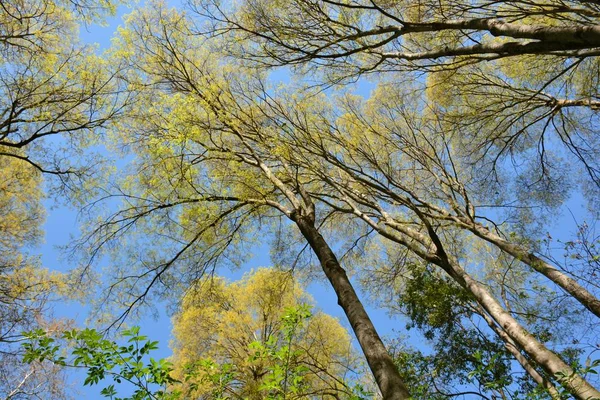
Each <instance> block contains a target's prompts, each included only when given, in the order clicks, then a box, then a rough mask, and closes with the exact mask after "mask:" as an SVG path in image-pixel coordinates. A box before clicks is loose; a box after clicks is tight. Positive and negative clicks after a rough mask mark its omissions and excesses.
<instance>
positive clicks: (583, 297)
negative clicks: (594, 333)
mask: <svg viewBox="0 0 600 400" xmlns="http://www.w3.org/2000/svg"><path fill="white" fill-rule="evenodd" d="M469 230H470V231H471V232H473V233H474V234H475V235H477V236H478V237H480V238H482V239H484V240H486V241H488V242H490V243H492V244H494V245H496V246H497V247H498V248H500V249H501V250H502V251H504V252H506V253H508V254H510V255H511V256H513V257H515V258H516V259H517V260H519V261H522V262H523V263H525V264H527V265H529V266H530V267H531V268H533V269H534V270H535V271H537V272H539V273H541V274H542V275H544V276H545V277H547V278H548V279H550V280H551V281H552V282H554V283H555V284H557V285H558V286H559V287H561V288H562V289H563V290H565V291H566V292H567V293H569V294H570V295H571V296H573V297H574V298H575V299H577V301H579V302H580V303H581V304H582V305H583V306H584V307H585V308H587V309H588V310H590V311H591V312H592V313H594V315H596V316H597V317H599V318H600V300H598V299H597V298H596V297H595V296H594V295H593V294H592V293H590V292H589V291H588V290H587V289H585V288H584V287H583V286H581V285H580V284H579V283H577V281H576V280H574V279H573V278H571V277H569V276H568V275H567V274H565V273H564V272H562V271H560V270H558V269H556V268H555V267H553V266H552V265H550V264H549V263H547V262H546V261H544V260H542V259H541V258H539V257H537V256H536V255H535V254H533V253H532V252H530V251H528V250H527V249H526V248H524V247H523V246H519V245H517V244H514V243H510V242H508V241H506V240H504V239H503V238H501V237H500V236H498V235H496V234H494V233H493V232H491V231H490V230H489V229H487V228H486V227H483V226H481V225H478V224H471V225H470V226H469Z"/></svg>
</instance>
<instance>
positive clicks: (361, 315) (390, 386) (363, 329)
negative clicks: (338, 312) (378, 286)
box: [295, 217, 410, 400]
mask: <svg viewBox="0 0 600 400" xmlns="http://www.w3.org/2000/svg"><path fill="white" fill-rule="evenodd" d="M295 222H296V225H297V226H298V228H299V229H300V232H302V235H303V236H304V237H305V238H306V240H307V241H308V243H309V244H310V247H311V248H312V250H313V251H314V252H315V254H316V255H317V257H318V258H319V261H320V263H321V267H322V268H323V271H324V272H325V275H326V276H327V279H329V282H330V283H331V285H332V286H333V289H334V290H335V293H336V295H337V297H338V304H339V305H340V306H341V307H342V308H343V309H344V312H345V313H346V316H347V317H348V320H349V321H350V325H351V326H352V329H353V331H354V333H355V335H356V338H357V339H358V343H359V344H360V347H361V348H362V350H363V353H364V354H365V358H366V359H367V363H368V364H369V367H370V368H371V371H372V372H373V375H374V376H375V380H376V381H377V385H378V386H379V389H380V390H381V394H382V395H383V398H384V399H385V400H404V399H410V395H409V393H408V390H407V388H406V386H405V385H404V382H403V381H402V378H401V377H400V374H399V373H398V369H397V368H396V366H395V365H394V362H393V361H392V358H391V357H390V355H389V353H388V352H387V350H386V348H385V346H384V345H383V342H382V341H381V338H380V337H379V335H378V334H377V331H376V330H375V327H374V326H373V323H372V322H371V319H370V318H369V315H368V314H367V312H366V311H365V309H364V307H363V305H362V303H361V301H360V299H359V298H358V296H357V294H356V292H355V291H354V288H353V287H352V283H350V280H349V279H348V275H347V274H346V271H345V270H344V269H343V268H342V267H341V266H340V263H339V261H338V260H337V258H336V256H335V254H334V253H333V251H332V250H331V248H330V247H329V245H328V244H327V242H326V241H325V239H323V236H321V234H320V233H319V231H318V230H317V229H316V228H315V226H314V224H313V222H312V221H310V220H309V219H308V218H306V217H298V218H297V219H296V220H295Z"/></svg>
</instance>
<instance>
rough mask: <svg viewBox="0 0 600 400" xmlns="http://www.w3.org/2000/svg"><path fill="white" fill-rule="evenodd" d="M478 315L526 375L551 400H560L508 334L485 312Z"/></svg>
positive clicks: (550, 385) (551, 385)
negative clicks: (500, 340) (544, 390)
mask: <svg viewBox="0 0 600 400" xmlns="http://www.w3.org/2000/svg"><path fill="white" fill-rule="evenodd" d="M479 314H480V315H481V316H482V317H483V319H485V322H487V324H488V326H489V327H490V328H491V329H492V330H493V331H494V332H495V333H496V334H497V335H498V337H500V339H502V341H503V342H504V347H505V348H506V350H508V352H509V353H510V354H512V355H513V357H514V358H515V359H516V360H517V362H518V363H519V364H520V365H521V367H523V369H524V370H525V372H527V374H529V376H531V378H532V379H533V380H534V381H535V382H536V383H537V384H538V385H540V386H541V387H543V388H544V389H546V390H547V391H548V393H550V397H552V400H560V399H561V397H560V393H558V390H556V388H555V387H554V385H553V384H552V383H551V382H549V381H548V380H547V379H544V377H543V376H541V375H540V374H539V373H538V372H537V371H536V370H535V368H534V367H533V365H531V364H530V363H529V360H528V359H527V358H526V357H525V356H523V354H521V351H520V350H519V348H518V346H517V344H516V343H515V342H514V340H512V338H511V337H510V336H508V334H507V333H506V332H504V331H503V330H502V328H500V327H499V326H498V325H496V323H495V322H494V320H493V319H492V318H491V317H490V316H489V315H488V314H487V313H486V312H485V311H483V310H481V312H480V313H479Z"/></svg>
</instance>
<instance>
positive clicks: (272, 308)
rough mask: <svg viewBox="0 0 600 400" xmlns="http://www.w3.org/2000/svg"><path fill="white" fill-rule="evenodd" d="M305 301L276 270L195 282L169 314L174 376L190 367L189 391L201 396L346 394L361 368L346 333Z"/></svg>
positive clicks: (284, 274)
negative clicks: (173, 313) (171, 315)
mask: <svg viewBox="0 0 600 400" xmlns="http://www.w3.org/2000/svg"><path fill="white" fill-rule="evenodd" d="M308 301H310V299H309V298H308V296H307V295H306V294H305V293H304V292H303V290H302V289H301V288H300V287H299V285H298V283H297V282H295V281H294V278H293V275H292V274H291V273H290V272H285V271H280V270H276V269H258V270H256V271H254V272H252V273H250V274H246V275H245V276H244V278H242V280H240V281H237V282H231V283H228V282H226V281H225V280H224V279H221V278H212V279H211V278H207V279H203V280H202V281H199V282H197V283H196V285H194V286H193V287H192V288H190V290H189V291H188V294H187V295H186V297H185V298H184V300H183V303H182V306H181V310H180V311H179V312H178V313H177V314H176V316H175V318H174V323H173V335H174V339H175V341H174V344H173V363H174V365H175V374H174V377H175V378H177V379H179V380H181V381H184V374H185V372H186V371H187V372H188V373H189V372H190V371H193V372H192V374H191V376H188V378H187V379H186V382H187V383H186V385H188V387H191V392H190V393H189V394H188V395H187V396H192V395H193V393H196V396H197V395H200V396H201V397H202V398H209V393H216V392H220V393H222V394H221V396H227V397H231V398H249V399H255V398H256V399H260V398H277V399H278V398H313V397H314V398H328V397H331V398H352V396H354V393H353V391H354V389H353V387H351V386H349V382H350V381H349V379H352V375H356V374H358V373H359V372H358V371H357V367H358V365H357V364H356V359H355V356H354V354H353V349H352V344H351V342H350V337H349V336H348V334H347V332H346V330H345V329H344V328H343V327H342V326H341V325H340V324H339V322H338V321H337V320H335V319H334V318H332V317H330V316H328V315H326V314H323V313H321V312H318V313H315V314H312V313H311V312H310V306H308V303H307V302H308ZM194 368H195V371H194ZM216 377H218V378H219V379H215V378H216ZM358 377H359V378H360V376H358Z"/></svg>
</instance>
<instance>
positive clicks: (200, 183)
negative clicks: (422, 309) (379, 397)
mask: <svg viewBox="0 0 600 400" xmlns="http://www.w3.org/2000/svg"><path fill="white" fill-rule="evenodd" d="M156 27H159V28H160V29H159V30H156ZM114 54H115V57H120V58H121V59H124V60H126V61H127V62H128V63H129V65H130V66H131V68H130V69H129V71H128V72H129V74H128V75H127V80H128V83H129V84H130V87H131V88H133V89H138V90H139V96H140V97H139V99H138V101H139V102H140V103H137V105H136V108H135V109H131V110H130V111H129V114H128V120H127V122H126V123H124V124H122V125H120V126H119V127H118V129H117V130H116V132H117V133H118V134H119V135H120V136H119V140H120V141H122V143H125V144H126V145H128V146H129V147H130V148H131V149H132V150H134V151H135V152H136V154H137V155H138V158H137V160H136V161H137V162H136V170H135V171H134V172H133V174H132V175H131V176H129V177H128V178H127V179H126V182H125V184H124V185H123V186H122V188H123V189H122V190H123V192H122V193H121V194H120V197H122V198H123V199H124V200H125V203H124V207H123V208H122V209H121V210H119V211H118V212H116V213H115V214H113V215H112V216H109V217H108V219H107V220H106V221H105V223H104V224H102V225H101V226H100V227H97V228H95V229H93V231H92V233H91V236H89V237H88V238H84V241H87V242H88V243H90V244H91V246H92V249H93V250H92V251H93V252H97V251H98V248H99V247H101V246H103V245H105V244H106V243H108V242H110V241H111V240H112V239H115V238H117V239H118V238H119V237H121V236H122V235H123V234H124V233H126V232H127V231H133V229H134V228H135V230H136V231H137V232H142V231H144V232H145V233H144V237H143V238H141V242H144V243H145V244H148V237H149V236H148V235H150V236H151V235H153V234H158V235H159V237H161V238H163V239H166V240H169V239H173V241H174V242H173V244H175V243H177V247H178V248H179V250H177V251H176V252H175V254H173V253H172V252H171V251H169V252H168V253H166V254H171V255H169V256H165V253H161V251H160V250H162V249H160V248H159V247H158V246H159V242H158V240H157V241H154V242H153V243H152V244H153V251H150V252H147V253H145V254H144V255H140V253H139V252H137V251H134V252H132V253H131V254H133V255H134V257H135V258H137V260H136V262H135V264H137V265H138V266H140V267H141V268H142V269H141V270H139V271H135V270H133V269H132V268H127V270H126V271H122V272H121V274H122V275H121V276H117V278H116V279H117V281H118V282H119V283H120V293H122V294H123V295H124V296H127V297H129V298H127V297H125V299H123V300H122V301H123V302H124V303H125V305H126V306H128V307H129V309H131V307H133V306H135V305H137V304H138V303H141V302H143V301H145V300H146V295H147V294H148V293H149V291H150V289H151V288H152V286H153V285H155V284H159V283H166V284H167V285H165V286H166V287H168V286H169V283H172V282H176V281H177V280H178V279H182V280H187V281H188V282H189V280H190V278H192V279H193V278H198V277H201V276H202V274H203V273H204V272H205V271H206V270H207V269H208V268H210V267H211V266H214V265H215V264H216V263H217V262H219V261H220V260H223V259H226V258H227V257H228V256H230V255H231V256H232V257H235V258H237V256H238V254H239V253H237V254H236V251H235V250H236V249H240V247H241V245H242V244H243V243H244V241H245V240H248V237H249V234H250V232H252V235H253V236H254V230H255V229H258V228H259V226H260V225H262V224H263V221H264V223H270V221H279V222H281V223H282V224H285V223H286V222H284V221H289V222H288V223H290V224H293V225H292V226H295V227H297V229H298V230H299V231H300V233H301V234H302V236H303V237H304V241H305V242H304V243H305V244H307V245H308V246H309V247H310V248H311V249H312V250H313V251H314V253H315V254H316V255H317V258H318V259H319V263H320V265H321V267H322V268H323V271H324V273H325V275H326V276H327V278H328V280H329V281H330V283H331V284H332V286H333V288H334V290H335V292H336V294H337V296H338V301H339V304H340V305H341V306H342V308H343V309H344V311H345V313H346V315H347V317H348V319H349V321H350V324H351V326H352V328H353V330H354V332H355V334H356V336H357V339H358V341H359V343H360V345H361V348H362V349H363V352H364V353H365V354H366V358H367V363H368V364H369V366H370V368H371V370H372V371H373V374H374V375H375V379H376V381H377V383H378V385H379V387H380V389H381V391H382V394H383V395H384V396H385V397H386V398H389V399H402V398H408V397H409V395H408V392H407V390H406V388H405V387H404V384H403V383H402V381H401V380H400V377H399V375H398V372H397V370H396V368H395V366H394V365H393V361H392V360H391V358H390V357H389V355H388V353H387V351H386V349H385V346H384V345H383V342H382V341H381V339H380V337H379V335H378V334H377V332H376V330H375V328H374V326H373V324H372V322H371V320H370V318H369V316H368V315H367V313H366V311H365V309H364V307H363V305H362V303H361V302H360V300H359V298H358V296H357V294H356V292H355V290H354V288H353V287H352V284H351V282H350V280H349V278H348V276H347V274H346V271H345V270H344V269H343V268H342V267H341V265H340V263H339V261H338V259H337V258H336V256H335V254H334V253H333V251H332V249H331V247H330V245H329V244H328V243H327V242H326V241H325V239H324V238H323V235H322V234H321V232H323V227H322V226H321V224H322V223H324V222H328V221H327V218H326V217H325V216H323V217H322V216H321V215H320V214H317V209H316V207H315V204H314V203H313V202H312V200H311V198H310V196H309V195H308V193H307V192H306V190H305V189H304V187H303V185H304V183H303V182H302V181H301V180H298V179H295V177H294V171H293V170H291V169H289V168H288V166H287V165H285V164H282V163H281V161H283V160H282V159H281V157H278V155H277V153H276V152H273V151H272V150H274V149H273V148H272V146H271V144H270V143H271V140H270V138H268V137H267V136H265V135H264V134H265V132H266V131H265V129H266V130H267V131H268V129H269V127H268V120H266V119H265V120H262V118H259V119H255V118H252V117H250V116H251V115H252V114H254V115H256V116H257V117H259V116H260V107H258V108H257V107H256V105H254V101H258V100H259V99H258V98H249V97H248V96H247V94H244V93H248V94H249V93H253V92H254V91H251V92H247V88H246V87H244V86H245V85H246V84H245V83H243V81H241V80H234V81H231V79H230V78H232V79H233V73H232V76H231V77H230V76H229V73H230V71H228V69H227V68H223V67H222V66H219V65H218V61H217V60H216V57H215V55H214V54H211V55H208V57H207V55H204V54H203V50H202V49H201V43H200V42H199V41H198V40H197V38H195V37H194V36H193V35H190V34H189V32H188V30H187V21H186V20H185V19H184V17H183V16H181V15H180V14H178V13H176V12H172V11H171V12H168V11H167V10H165V9H164V8H160V7H157V10H156V11H155V13H150V12H140V13H138V14H137V15H134V16H132V17H130V19H129V25H128V28H127V29H124V30H123V31H122V32H121V38H120V43H118V44H117V46H116V48H115V50H114ZM221 72H226V73H227V75H225V76H224V75H222V74H221ZM248 83H249V84H254V83H256V81H248ZM247 117H250V118H247ZM261 120H262V121H261ZM190 123H191V124H190ZM265 124H266V125H265ZM188 128H189V129H188ZM188 135H191V136H188ZM189 146H191V147H189ZM188 149H189V150H191V152H188ZM248 182H252V187H249V186H248ZM163 184H164V185H163ZM125 190H126V191H125ZM322 218H325V219H324V220H322ZM160 220H162V222H158V221H160ZM154 223H159V224H161V225H162V228H161V230H160V232H156V226H155V225H153V224H154ZM146 224H150V225H146ZM132 233H133V232H132ZM130 240H131V239H130ZM141 242H138V244H137V245H142V243H141ZM163 242H164V241H163ZM130 243H131V242H130ZM236 244H237V246H234V245H236ZM171 249H172V247H171ZM238 251H239V250H238ZM161 257H164V258H163V259H162V260H161ZM235 258H234V259H235ZM123 265H131V264H130V263H128V264H123ZM177 266H185V267H188V268H190V269H188V270H187V271H185V270H184V271H185V272H183V274H182V275H179V276H177V269H176V268H174V267H177ZM123 286H125V289H123ZM116 287H117V286H114V287H112V288H111V289H110V290H113V291H114V290H116Z"/></svg>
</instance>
